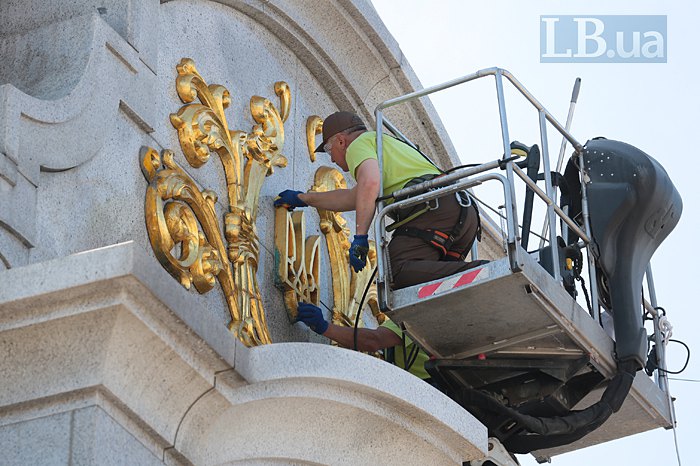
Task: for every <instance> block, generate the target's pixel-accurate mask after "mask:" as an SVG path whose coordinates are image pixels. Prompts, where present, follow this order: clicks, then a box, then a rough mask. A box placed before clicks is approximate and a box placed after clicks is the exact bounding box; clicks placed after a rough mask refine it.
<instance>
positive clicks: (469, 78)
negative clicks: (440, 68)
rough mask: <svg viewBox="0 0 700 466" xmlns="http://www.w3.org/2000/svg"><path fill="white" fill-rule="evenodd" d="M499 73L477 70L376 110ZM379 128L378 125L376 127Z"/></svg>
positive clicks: (412, 93) (408, 95) (385, 102)
mask: <svg viewBox="0 0 700 466" xmlns="http://www.w3.org/2000/svg"><path fill="white" fill-rule="evenodd" d="M498 71H500V70H499V69H498V68H495V67H494V68H487V69H483V70H479V71H477V72H476V73H472V74H468V75H466V76H462V77H461V78H457V79H453V80H451V81H447V82H444V83H442V84H437V85H435V86H432V87H428V88H426V89H422V90H420V91H415V92H411V93H410V94H406V95H402V96H400V97H396V98H394V99H389V100H386V101H384V102H382V103H381V104H379V106H378V107H377V109H385V108H389V107H393V106H394V105H398V104H401V103H404V102H407V101H409V100H413V99H417V98H419V97H425V96H426V95H428V94H432V93H433V92H438V91H442V90H445V89H449V88H450V87H454V86H457V85H459V84H463V83H466V82H468V81H473V80H475V79H479V78H483V77H484V76H489V75H492V74H496V72H498ZM377 127H379V125H377Z"/></svg>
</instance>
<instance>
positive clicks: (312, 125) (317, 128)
mask: <svg viewBox="0 0 700 466" xmlns="http://www.w3.org/2000/svg"><path fill="white" fill-rule="evenodd" d="M322 131H323V119H321V117H320V116H318V115H311V116H310V117H309V118H307V119H306V147H308V149H309V158H310V159H311V161H312V162H315V161H316V152H314V150H316V136H317V135H319V134H321V132H322Z"/></svg>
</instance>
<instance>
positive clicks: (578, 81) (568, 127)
mask: <svg viewBox="0 0 700 466" xmlns="http://www.w3.org/2000/svg"><path fill="white" fill-rule="evenodd" d="M580 90H581V78H576V81H575V82H574V90H573V91H572V92H571V102H570V103H569V113H568V115H567V116H566V126H565V128H564V129H565V130H566V132H567V133H568V132H569V131H570V130H571V122H572V120H573V119H574V110H575V109H576V102H577V101H578V93H579V91H580ZM566 143H567V140H566V137H565V136H563V135H562V138H561V146H560V147H559V158H558V159H557V173H561V166H562V165H563V163H564V154H565V153H566ZM557 190H558V188H557V186H555V187H554V193H553V195H552V199H554V200H556V197H557ZM548 228H549V217H547V218H545V219H544V227H542V235H541V237H542V239H540V249H541V248H543V247H544V237H545V235H546V234H547V229H548ZM564 228H565V227H562V236H563V237H564V239H567V236H566V234H565V232H564Z"/></svg>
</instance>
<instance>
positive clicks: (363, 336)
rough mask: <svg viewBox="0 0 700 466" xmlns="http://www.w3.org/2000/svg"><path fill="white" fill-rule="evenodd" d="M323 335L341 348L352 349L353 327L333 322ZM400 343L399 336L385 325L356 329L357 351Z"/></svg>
mask: <svg viewBox="0 0 700 466" xmlns="http://www.w3.org/2000/svg"><path fill="white" fill-rule="evenodd" d="M323 336H324V337H328V338H330V339H331V340H333V341H335V342H336V343H338V345H340V346H342V347H343V348H350V349H354V347H355V329H354V328H351V327H342V326H340V325H335V324H333V323H329V324H328V330H326V331H325V332H324V333H323ZM400 344H401V338H399V336H398V335H397V334H395V333H394V332H392V331H391V330H389V329H388V328H385V327H379V328H374V329H370V328H358V329H357V349H358V350H359V351H367V352H371V353H373V352H375V351H378V350H380V349H382V348H392V347H394V346H396V345H400Z"/></svg>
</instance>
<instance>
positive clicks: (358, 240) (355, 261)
mask: <svg viewBox="0 0 700 466" xmlns="http://www.w3.org/2000/svg"><path fill="white" fill-rule="evenodd" d="M368 252H369V242H368V241H367V235H355V239H354V240H352V244H351V245H350V266H351V267H352V268H353V270H354V271H355V272H359V271H360V270H362V269H364V268H365V264H366V263H367V253H368Z"/></svg>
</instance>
